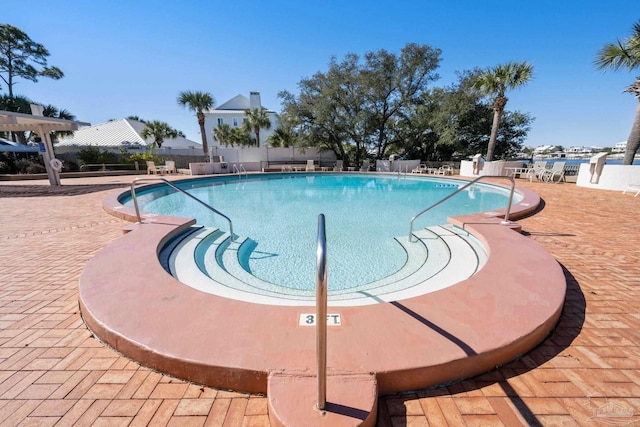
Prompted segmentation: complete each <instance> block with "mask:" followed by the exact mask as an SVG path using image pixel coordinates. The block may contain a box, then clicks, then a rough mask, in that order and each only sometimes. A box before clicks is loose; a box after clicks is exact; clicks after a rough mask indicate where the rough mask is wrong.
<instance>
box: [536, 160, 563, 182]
mask: <svg viewBox="0 0 640 427" xmlns="http://www.w3.org/2000/svg"><path fill="white" fill-rule="evenodd" d="M565 163H566V162H555V163H554V164H553V165H552V166H551V169H545V170H544V171H543V172H542V173H541V175H540V179H541V180H542V181H546V182H555V183H558V182H560V181H564V165H565Z"/></svg>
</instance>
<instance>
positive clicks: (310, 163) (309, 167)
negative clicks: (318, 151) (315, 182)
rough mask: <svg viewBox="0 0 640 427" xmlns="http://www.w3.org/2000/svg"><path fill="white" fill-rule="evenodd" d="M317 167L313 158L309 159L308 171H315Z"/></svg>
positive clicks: (306, 169)
mask: <svg viewBox="0 0 640 427" xmlns="http://www.w3.org/2000/svg"><path fill="white" fill-rule="evenodd" d="M315 170H316V167H315V165H314V164H313V160H307V167H306V168H305V171H306V172H315Z"/></svg>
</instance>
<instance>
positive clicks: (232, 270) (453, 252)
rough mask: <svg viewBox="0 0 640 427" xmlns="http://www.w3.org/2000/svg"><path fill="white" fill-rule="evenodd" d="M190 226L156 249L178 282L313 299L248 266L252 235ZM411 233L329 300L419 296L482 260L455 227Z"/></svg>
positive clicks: (467, 273) (261, 298)
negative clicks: (388, 268)
mask: <svg viewBox="0 0 640 427" xmlns="http://www.w3.org/2000/svg"><path fill="white" fill-rule="evenodd" d="M192 228H194V229H195V230H192V231H190V232H189V233H185V235H183V237H182V238H178V239H175V240H176V241H175V242H171V243H170V244H169V245H167V246H166V247H165V248H164V249H163V250H162V251H161V253H160V257H161V258H162V259H165V260H166V261H165V262H164V264H163V265H165V268H166V269H167V270H168V271H169V272H170V273H171V274H172V275H174V277H176V278H177V279H178V280H180V281H181V282H183V283H186V284H188V285H190V286H191V287H193V288H195V289H199V290H201V291H204V292H210V293H215V294H218V295H221V296H225V297H229V298H235V299H241V300H245V301H252V302H254V303H263V304H275V305H303V306H305V305H308V306H311V305H313V304H314V301H315V296H314V291H308V290H299V289H292V288H288V287H284V286H280V285H277V284H274V283H269V282H267V281H264V280H262V279H260V278H258V277H256V276H254V275H253V274H251V272H250V271H248V266H247V265H246V264H247V261H246V260H247V259H248V257H249V256H251V254H252V253H253V250H254V249H255V248H256V242H254V241H253V240H251V239H247V238H244V237H237V238H236V239H235V240H234V241H233V242H231V239H229V234H228V233H226V232H224V231H221V230H219V229H214V228H205V227H192ZM414 235H415V237H416V238H417V241H416V242H414V243H409V242H408V239H407V237H406V236H402V237H397V238H396V241H397V242H398V244H400V245H401V246H402V247H403V248H404V250H405V251H406V253H407V261H406V263H405V264H404V266H403V267H402V268H400V269H399V270H398V271H396V272H395V273H393V274H391V275H389V276H387V277H384V278H382V279H380V280H377V281H375V282H372V283H369V284H366V285H364V286H359V287H358V288H357V290H355V291H354V290H349V289H346V290H337V291H330V292H329V304H330V305H333V306H353V305H367V304H373V303H377V302H383V301H394V300H399V299H406V298H411V297H414V296H419V295H422V294H424V293H426V292H433V291H436V290H439V289H442V288H445V287H447V286H450V285H452V284H454V283H457V282H460V281H463V280H466V279H468V278H469V277H471V276H473V275H474V274H475V273H476V272H477V271H478V270H479V269H480V268H482V266H483V265H484V264H485V262H486V261H487V252H486V250H485V248H484V246H483V245H482V244H481V243H480V242H479V241H478V240H477V239H476V238H475V237H473V236H472V235H470V234H469V233H467V232H466V231H464V230H462V229H460V228H458V227H455V226H452V225H445V226H434V227H428V228H425V229H421V230H416V231H414ZM310 280H312V279H310ZM329 280H330V279H329ZM211 289H215V291H214V292H211Z"/></svg>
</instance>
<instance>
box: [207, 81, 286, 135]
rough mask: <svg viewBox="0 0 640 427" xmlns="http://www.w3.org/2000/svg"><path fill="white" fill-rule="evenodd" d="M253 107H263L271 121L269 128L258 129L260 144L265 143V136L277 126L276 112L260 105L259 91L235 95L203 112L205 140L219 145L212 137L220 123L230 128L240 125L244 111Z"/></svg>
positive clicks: (244, 115) (244, 119)
mask: <svg viewBox="0 0 640 427" xmlns="http://www.w3.org/2000/svg"><path fill="white" fill-rule="evenodd" d="M254 108H262V109H265V110H266V111H267V117H269V120H270V121H271V128H270V129H261V130H260V145H262V146H264V145H266V140H267V137H268V136H269V135H271V134H273V132H274V131H275V130H276V129H277V128H278V114H277V113H276V112H275V111H272V110H269V109H268V108H265V107H263V106H262V103H261V101H260V92H250V94H249V98H247V97H246V96H243V95H237V96H235V97H234V98H231V99H230V100H228V101H227V102H225V103H224V104H222V105H220V106H218V107H216V108H213V109H210V110H209V111H207V112H205V114H204V116H205V119H204V120H205V121H204V128H205V132H206V134H207V141H213V144H212V146H213V147H220V146H221V144H220V141H216V140H215V139H214V138H213V132H214V130H215V129H216V128H217V127H218V126H220V125H221V124H227V125H229V126H231V128H232V129H233V128H237V127H240V126H242V123H243V122H244V121H246V120H247V117H246V114H245V111H246V110H253V109H254Z"/></svg>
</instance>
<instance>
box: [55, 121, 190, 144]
mask: <svg viewBox="0 0 640 427" xmlns="http://www.w3.org/2000/svg"><path fill="white" fill-rule="evenodd" d="M144 126H145V125H144V123H142V122H139V121H137V120H131V119H120V120H112V121H110V122H106V123H101V124H99V125H95V126H88V127H85V128H82V129H78V130H77V131H75V132H74V133H73V135H69V136H64V137H61V138H59V139H58V142H57V143H56V146H60V147H69V146H80V147H82V146H93V147H105V148H107V147H121V146H128V147H135V146H142V147H146V146H149V145H151V144H153V139H152V138H147V139H146V140H145V139H144V138H142V136H140V133H141V132H142V130H143V129H144ZM199 146H201V144H199V143H197V142H195V141H191V140H190V139H186V138H184V137H181V136H179V137H177V138H169V139H165V140H164V143H163V144H162V148H190V147H199Z"/></svg>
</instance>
